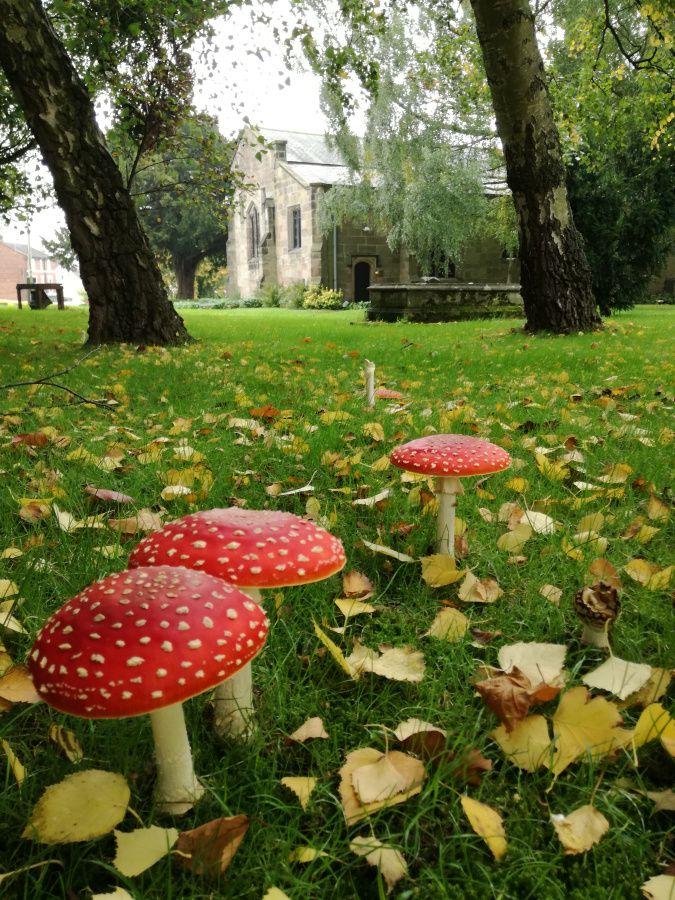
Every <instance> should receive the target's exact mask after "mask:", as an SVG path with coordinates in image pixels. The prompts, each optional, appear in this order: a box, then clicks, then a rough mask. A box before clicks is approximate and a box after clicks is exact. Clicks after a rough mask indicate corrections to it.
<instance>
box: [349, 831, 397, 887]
mask: <svg viewBox="0 0 675 900" xmlns="http://www.w3.org/2000/svg"><path fill="white" fill-rule="evenodd" d="M349 849H350V850H351V851H352V853H355V854H356V855H357V856H363V857H364V858H365V860H366V862H368V863H370V865H371V866H375V868H376V869H379V871H380V873H381V875H382V877H383V878H384V880H385V882H386V884H387V893H390V891H391V890H392V888H393V887H394V885H395V884H396V883H397V882H399V881H400V880H401V878H403V877H404V876H405V875H407V874H408V866H407V864H406V861H405V859H404V858H403V856H402V855H401V853H400V852H399V851H398V850H396V849H395V848H394V847H389V846H387V844H383V843H382V841H380V840H378V839H377V838H376V837H355V838H354V839H353V841H351V843H350V844H349Z"/></svg>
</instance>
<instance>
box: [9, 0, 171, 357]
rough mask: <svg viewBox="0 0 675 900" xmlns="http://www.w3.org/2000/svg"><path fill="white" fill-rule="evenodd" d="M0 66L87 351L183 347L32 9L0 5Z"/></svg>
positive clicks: (160, 286)
mask: <svg viewBox="0 0 675 900" xmlns="http://www.w3.org/2000/svg"><path fill="white" fill-rule="evenodd" d="M0 66H1V67H2V69H3V71H4V73H5V76H6V78H7V81H8V82H9V85H10V87H11V88H12V91H13V92H14V94H15V96H16V99H17V101H18V103H19V105H20V106H21V108H22V110H23V113H24V115H25V118H26V121H27V123H28V126H29V127H30V129H31V131H32V132H33V135H34V136H35V139H36V141H37V143H38V145H39V147H40V150H41V152H42V156H43V159H44V161H45V163H46V165H47V166H48V168H49V170H50V172H51V174H52V177H53V180H54V189H55V192H56V196H57V199H58V202H59V205H60V206H61V208H62V209H63V211H64V214H65V216H66V222H67V224H68V229H69V231H70V235H71V240H72V244H73V249H74V250H75V252H76V253H77V257H78V260H79V263H80V276H81V278H82V282H83V284H84V288H85V290H86V292H87V296H88V298H89V307H90V309H89V335H88V339H89V342H90V343H94V344H98V343H106V342H116V341H129V342H134V343H144V344H177V343H181V342H183V341H185V340H186V339H187V337H188V335H187V332H186V330H185V326H184V324H183V320H182V319H181V318H180V316H179V315H178V314H177V313H176V311H175V310H174V308H173V306H172V304H171V303H170V301H169V299H168V296H167V293H166V288H165V287H164V283H163V282H162V276H161V274H160V271H159V268H158V266H157V263H156V261H155V258H154V255H153V253H152V250H151V249H150V245H149V243H148V241H147V238H146V236H145V234H144V232H143V229H142V228H141V225H140V222H139V220H138V216H137V214H136V210H135V208H134V204H133V200H132V199H131V196H130V195H129V192H128V191H127V189H126V188H125V186H124V183H123V181H122V176H121V174H120V171H119V169H118V168H117V166H116V165H115V162H114V160H113V158H112V156H111V155H110V153H109V152H108V149H107V147H106V145H105V140H104V138H103V135H102V133H101V131H100V129H99V128H98V125H97V124H96V119H95V115H94V106H93V103H92V100H91V97H90V96H89V94H88V92H87V89H86V87H85V85H84V83H83V82H82V80H81V79H80V77H79V76H78V74H77V72H76V71H75V69H74V67H73V64H72V62H71V60H70V58H69V56H68V54H67V52H66V50H65V48H64V47H63V45H62V43H61V41H60V40H59V38H58V36H57V34H56V32H55V31H54V29H53V28H52V26H51V24H50V22H49V19H48V17H47V15H46V13H45V11H44V9H43V8H42V5H41V4H40V2H39V0H0Z"/></svg>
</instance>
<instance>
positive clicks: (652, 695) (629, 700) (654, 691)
mask: <svg viewBox="0 0 675 900" xmlns="http://www.w3.org/2000/svg"><path fill="white" fill-rule="evenodd" d="M672 678H673V676H672V673H671V671H670V669H652V674H651V675H650V676H649V678H648V679H647V681H646V682H645V683H644V684H643V686H642V687H641V688H640V690H639V691H636V692H635V693H634V694H630V696H628V697H626V699H625V700H624V701H623V702H622V703H619V704H618V705H619V709H623V708H625V707H628V706H641V707H642V708H643V709H645V707H647V706H649V704H650V703H655V702H656V701H657V700H660V699H661V697H663V696H664V694H665V693H666V691H667V690H668V688H669V687H670V682H671V681H672Z"/></svg>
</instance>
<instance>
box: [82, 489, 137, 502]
mask: <svg viewBox="0 0 675 900" xmlns="http://www.w3.org/2000/svg"><path fill="white" fill-rule="evenodd" d="M84 490H85V493H87V494H89V496H90V497H93V498H94V499H95V500H101V501H103V502H104V503H121V504H124V503H135V502H136V501H135V500H134V498H133V497H130V496H129V495H128V494H122V493H120V492H119V491H109V490H108V489H107V488H97V487H94V486H93V484H88V485H87V486H86V487H85V489H84Z"/></svg>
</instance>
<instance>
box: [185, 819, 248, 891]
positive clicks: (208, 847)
mask: <svg viewBox="0 0 675 900" xmlns="http://www.w3.org/2000/svg"><path fill="white" fill-rule="evenodd" d="M248 824H249V823H248V817H247V816H244V815H238V816H227V817H225V818H220V819H212V820H211V821H210V822H206V823H205V824H204V825H200V826H199V827H198V828H192V829H191V830H190V831H182V832H181V833H180V834H179V835H178V842H177V843H176V857H177V859H179V860H180V861H181V863H182V864H183V865H184V866H185V867H186V868H187V869H190V871H191V872H192V873H193V874H194V875H207V876H210V877H212V878H217V877H218V876H219V875H221V874H222V873H223V872H225V871H226V869H227V867H228V866H229V865H230V863H231V862H232V860H233V859H234V855H235V853H236V852H237V850H238V849H239V845H240V844H241V842H242V841H243V840H244V835H245V834H246V832H247V831H248Z"/></svg>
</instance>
